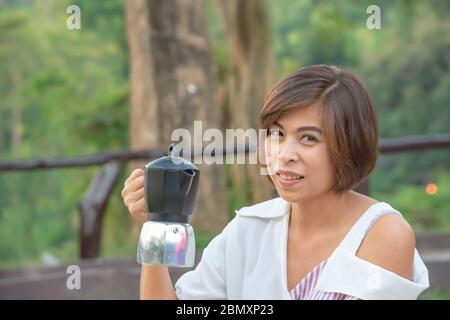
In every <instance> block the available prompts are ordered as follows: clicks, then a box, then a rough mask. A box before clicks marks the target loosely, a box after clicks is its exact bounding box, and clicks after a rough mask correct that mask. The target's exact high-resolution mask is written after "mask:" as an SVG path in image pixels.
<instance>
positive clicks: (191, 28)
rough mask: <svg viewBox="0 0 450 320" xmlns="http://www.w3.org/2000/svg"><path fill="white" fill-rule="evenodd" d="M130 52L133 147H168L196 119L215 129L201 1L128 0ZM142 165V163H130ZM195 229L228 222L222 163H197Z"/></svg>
mask: <svg viewBox="0 0 450 320" xmlns="http://www.w3.org/2000/svg"><path fill="white" fill-rule="evenodd" d="M125 4H126V15H127V32H128V42H129V52H130V60H131V61H130V78H131V126H130V138H131V139H130V143H131V148H132V149H142V148H150V147H160V148H164V149H167V147H168V145H169V143H170V138H171V133H172V131H173V130H174V129H177V128H186V129H188V130H189V131H190V132H191V137H192V138H194V135H193V125H194V120H201V121H202V128H203V131H205V130H206V129H208V128H211V127H214V128H219V125H220V121H221V115H220V112H219V111H218V108H217V103H216V101H215V92H216V78H215V77H216V75H215V72H214V69H213V65H212V60H211V57H210V52H209V47H208V40H207V37H206V21H205V16H204V11H203V10H204V8H203V1H202V0H164V1H161V0H126V1H125ZM137 166H139V167H142V166H143V163H138V164H136V163H135V164H133V167H137ZM198 166H199V168H200V172H201V177H200V184H199V193H198V198H197V202H196V205H195V208H194V213H193V216H192V219H191V222H192V224H193V225H194V228H196V229H198V230H202V231H205V232H209V233H214V234H215V233H217V232H219V231H220V230H221V229H222V228H223V227H224V225H225V224H226V222H227V221H228V219H227V217H228V215H227V211H226V189H225V176H224V167H223V166H222V167H219V166H214V165H198Z"/></svg>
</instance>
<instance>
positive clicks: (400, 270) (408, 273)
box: [357, 213, 416, 279]
mask: <svg viewBox="0 0 450 320" xmlns="http://www.w3.org/2000/svg"><path fill="white" fill-rule="evenodd" d="M415 246H416V242H415V235H414V231H413V229H412V228H411V226H410V225H409V224H408V222H407V221H406V220H405V219H403V217H401V216H400V215H397V214H395V213H394V214H385V215H383V216H381V217H380V218H379V219H378V220H377V221H376V222H375V223H374V224H373V226H372V227H371V229H370V230H369V232H368V233H367V236H366V237H365V239H364V241H363V242H362V244H361V246H360V248H359V250H358V253H357V256H358V257H360V258H361V259H364V260H367V261H369V262H371V263H373V264H376V265H378V266H380V267H382V268H384V269H387V270H389V271H392V272H394V273H396V274H398V275H399V276H402V277H404V278H407V279H411V277H412V270H413V261H414V250H415Z"/></svg>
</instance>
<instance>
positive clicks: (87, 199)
mask: <svg viewBox="0 0 450 320" xmlns="http://www.w3.org/2000/svg"><path fill="white" fill-rule="evenodd" d="M449 147H450V133H445V134H433V135H421V136H407V137H402V138H395V139H381V140H380V144H379V152H380V154H387V153H394V152H404V151H413V150H426V149H444V148H449ZM250 151H254V149H252V148H250V147H249V146H248V145H245V146H238V147H235V148H234V149H231V150H230V149H225V148H224V149H223V150H222V154H228V153H232V152H233V153H235V154H236V153H242V152H245V153H247V152H250ZM165 154H166V151H165V150H162V149H149V150H139V151H111V152H102V153H99V154H95V155H90V156H81V157H68V158H54V159H33V160H15V161H3V162H0V172H2V171H3V172H8V171H23V170H38V169H54V168H72V167H85V166H93V165H103V166H102V168H101V170H100V171H99V172H98V173H97V174H96V175H95V176H94V178H93V179H92V181H91V183H90V185H89V187H88V190H87V192H86V193H85V195H84V197H83V199H82V200H81V201H80V204H79V209H80V215H81V227H80V230H79V241H80V258H82V259H85V258H95V257H98V255H99V252H100V234H101V228H102V221H103V216H104V212H105V208H106V206H107V203H108V199H109V197H110V195H111V193H112V191H113V189H114V186H115V184H116V183H117V179H118V176H119V172H120V166H121V165H122V164H123V163H126V162H128V161H132V160H147V161H150V160H152V159H155V158H158V157H161V156H163V155H165ZM193 156H195V155H193ZM356 190H358V191H359V192H362V193H364V194H368V192H369V191H368V181H367V180H366V181H363V182H362V183H361V184H360V185H359V186H358V187H357V188H356Z"/></svg>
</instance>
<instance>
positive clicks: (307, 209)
mask: <svg viewBox="0 0 450 320" xmlns="http://www.w3.org/2000/svg"><path fill="white" fill-rule="evenodd" d="M351 198H354V194H353V192H344V193H342V194H337V193H332V192H329V193H326V194H324V195H323V196H321V197H320V198H315V199H313V200H310V201H305V202H296V203H292V207H291V214H290V219H289V229H290V231H293V232H295V233H297V232H301V233H302V234H303V235H311V236H313V235H314V234H316V233H317V232H318V231H323V232H327V231H333V230H336V229H338V228H339V227H341V226H343V225H345V223H346V222H347V221H348V219H349V218H351V217H349V216H348V215H343V214H340V213H341V212H344V211H347V210H346V208H349V203H350V200H351Z"/></svg>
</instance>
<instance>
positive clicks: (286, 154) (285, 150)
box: [278, 143, 300, 163]
mask: <svg viewBox="0 0 450 320" xmlns="http://www.w3.org/2000/svg"><path fill="white" fill-rule="evenodd" d="M279 148H280V152H279V154H278V158H279V159H280V161H282V162H283V163H288V162H290V161H293V162H297V161H298V160H299V159H300V155H299V154H298V152H297V151H296V150H295V148H294V146H293V145H292V144H289V143H286V144H282V145H280V146H279Z"/></svg>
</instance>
